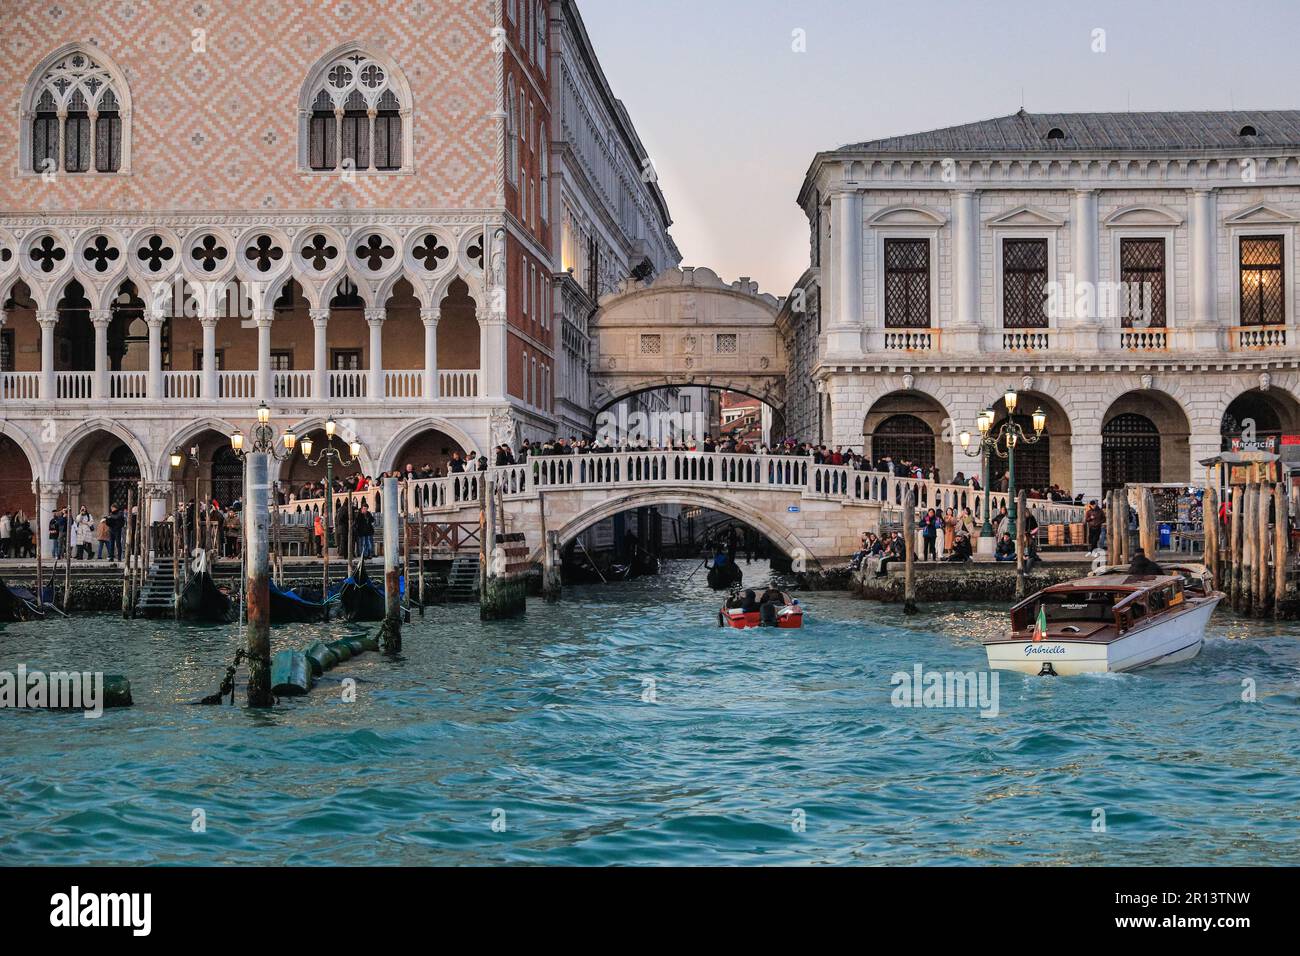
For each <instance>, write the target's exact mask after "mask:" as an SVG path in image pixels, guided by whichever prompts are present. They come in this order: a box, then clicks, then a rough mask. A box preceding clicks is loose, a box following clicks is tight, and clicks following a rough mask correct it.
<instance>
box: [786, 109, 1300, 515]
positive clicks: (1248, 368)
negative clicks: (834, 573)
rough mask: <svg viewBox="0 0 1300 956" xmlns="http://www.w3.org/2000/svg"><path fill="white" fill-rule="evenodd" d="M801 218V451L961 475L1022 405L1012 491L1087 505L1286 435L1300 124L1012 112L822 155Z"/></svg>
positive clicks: (1293, 418) (1292, 418)
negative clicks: (983, 438) (819, 449)
mask: <svg viewBox="0 0 1300 956" xmlns="http://www.w3.org/2000/svg"><path fill="white" fill-rule="evenodd" d="M799 202H800V204H801V206H802V208H803V209H804V210H805V212H806V214H807V215H808V218H809V222H810V224H811V230H810V235H811V264H810V268H809V269H808V270H807V272H806V273H805V274H804V275H803V277H802V278H801V279H800V281H799V283H798V285H797V286H796V289H795V293H794V294H793V295H792V296H791V297H790V299H788V300H787V302H786V305H785V310H784V311H783V313H782V316H781V319H780V322H781V326H782V329H783V331H784V334H785V336H786V343H787V347H788V349H789V353H790V355H791V357H792V359H791V371H790V381H789V386H788V390H787V391H788V394H789V396H790V408H789V412H788V419H789V421H790V425H791V429H792V430H797V431H803V432H805V433H820V434H821V436H822V438H823V440H824V441H826V442H828V443H834V444H844V445H851V446H854V447H863V446H866V447H867V448H868V449H869V450H870V451H871V453H872V454H873V455H874V456H875V457H877V458H880V457H883V456H884V455H886V454H888V455H891V456H893V457H895V458H897V457H899V456H903V457H910V458H912V459H913V460H917V461H921V462H923V463H928V462H934V463H936V464H937V465H938V467H939V468H940V471H941V472H942V473H943V475H944V476H945V477H946V476H948V475H951V474H953V473H954V472H965V474H967V475H970V474H973V473H976V472H977V471H978V468H979V463H978V461H977V460H976V459H973V458H971V459H968V458H966V457H964V456H963V454H962V451H961V448H960V446H959V445H958V443H957V440H956V439H957V436H958V435H959V433H960V432H961V431H963V430H969V431H971V432H974V431H975V418H976V415H977V414H978V413H979V411H980V410H981V409H984V408H987V407H990V406H992V407H994V408H995V409H996V410H997V412H998V414H999V416H1000V417H1005V414H1006V413H1005V410H1004V407H1003V402H1002V395H1003V393H1004V392H1005V391H1006V390H1007V389H1009V388H1012V389H1016V390H1017V391H1018V392H1019V393H1020V404H1019V406H1018V408H1017V411H1016V413H1017V414H1018V415H1026V416H1027V415H1029V414H1031V413H1032V412H1033V411H1034V410H1035V409H1036V408H1039V407H1041V408H1042V409H1043V410H1044V412H1045V413H1046V415H1047V428H1046V436H1047V437H1046V438H1045V439H1044V440H1043V441H1042V442H1041V443H1039V444H1038V445H1036V446H1033V447H1026V448H1022V449H1021V450H1020V452H1019V453H1018V454H1017V473H1018V477H1019V482H1018V483H1019V484H1020V485H1021V486H1022V487H1040V488H1041V487H1046V486H1048V485H1053V484H1054V485H1057V486H1058V487H1060V488H1062V489H1065V490H1068V491H1071V492H1072V493H1083V494H1085V495H1088V496H1095V495H1097V494H1098V493H1099V492H1101V491H1102V490H1103V488H1109V487H1114V486H1116V485H1119V484H1122V483H1124V482H1125V481H1168V482H1183V481H1191V480H1198V479H1200V478H1201V476H1202V474H1203V473H1202V471H1201V469H1200V468H1199V466H1198V465H1197V464H1196V462H1197V461H1198V460H1199V459H1203V458H1206V457H1208V456H1210V455H1212V454H1214V453H1215V452H1217V451H1219V450H1220V449H1221V448H1222V447H1227V446H1230V445H1231V443H1232V442H1233V440H1239V439H1241V438H1242V437H1243V433H1244V437H1245V439H1246V440H1247V441H1250V440H1252V439H1253V440H1255V441H1258V442H1262V443H1265V444H1268V443H1269V442H1272V443H1273V444H1274V445H1278V444H1280V443H1281V442H1283V441H1284V440H1285V439H1286V437H1287V436H1291V435H1297V434H1300V401H1298V398H1297V396H1300V373H1298V372H1297V368H1298V367H1300V341H1298V340H1297V334H1296V314H1295V308H1296V303H1295V287H1296V274H1297V273H1296V269H1297V266H1298V265H1300V262H1298V260H1297V252H1298V250H1297V245H1296V228H1297V225H1298V224H1300V112H1297V111H1274V112H1240V111H1238V112H1220V113H1214V112H1205V113H1123V114H1029V113H1025V112H1024V111H1021V112H1020V113H1017V114H1014V115H1012V116H1006V117H1001V118H998V119H993V120H987V121H982V122H978V123H971V124H967V125H964V126H957V127H951V128H948V129H941V130H935V131H932V132H929V133H919V134H912V135H905V136H898V137H893V138H890V139H883V140H876V141H872V142H867V143H859V144H855V145H850V146H845V147H843V148H841V149H838V150H833V151H829V152H825V153H821V154H818V156H817V157H816V158H815V159H814V161H813V163H812V165H811V167H810V169H809V171H808V174H807V177H806V179H805V181H804V185H803V189H802V191H801V193H800V196H799ZM1130 293H1131V296H1130ZM1126 297H1127V298H1126ZM1001 467H1002V465H1001V463H998V464H997V465H996V466H995V472H994V473H995V476H996V475H997V474H998V471H999V469H1000V468H1001ZM1022 469H1023V470H1022Z"/></svg>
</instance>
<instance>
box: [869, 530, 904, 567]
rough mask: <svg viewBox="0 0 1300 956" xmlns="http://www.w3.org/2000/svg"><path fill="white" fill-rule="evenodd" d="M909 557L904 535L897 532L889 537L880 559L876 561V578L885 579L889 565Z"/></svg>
mask: <svg viewBox="0 0 1300 956" xmlns="http://www.w3.org/2000/svg"><path fill="white" fill-rule="evenodd" d="M906 556H907V546H906V545H905V544H904V543H903V534H902V532H900V531H895V532H893V533H892V534H891V535H890V536H889V543H888V544H886V545H885V547H884V550H883V551H882V552H881V555H880V558H879V559H878V560H877V561H876V577H878V578H883V577H884V576H885V575H886V574H888V573H889V563H890V562H891V561H900V560H902V559H903V558H905V557H906Z"/></svg>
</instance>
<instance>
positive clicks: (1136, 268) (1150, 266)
mask: <svg viewBox="0 0 1300 956" xmlns="http://www.w3.org/2000/svg"><path fill="white" fill-rule="evenodd" d="M1119 259H1120V267H1119V268H1120V281H1121V282H1122V283H1123V284H1124V287H1125V288H1126V289H1128V290H1129V298H1128V303H1127V308H1125V309H1124V314H1123V315H1121V316H1120V322H1121V324H1122V326H1123V327H1124V328H1126V329H1131V328H1133V322H1134V320H1135V319H1137V318H1139V317H1141V316H1143V315H1144V312H1143V310H1144V308H1145V306H1146V304H1147V301H1148V300H1147V290H1148V289H1149V290H1150V296H1151V297H1150V305H1151V328H1155V329H1163V328H1164V327H1165V241H1164V240H1163V239H1121V240H1120V243H1119ZM1123 305H1124V303H1121V306H1123Z"/></svg>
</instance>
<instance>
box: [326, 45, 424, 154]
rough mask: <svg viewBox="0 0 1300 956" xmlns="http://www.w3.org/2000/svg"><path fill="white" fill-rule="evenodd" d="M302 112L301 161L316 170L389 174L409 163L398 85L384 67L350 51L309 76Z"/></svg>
mask: <svg viewBox="0 0 1300 956" xmlns="http://www.w3.org/2000/svg"><path fill="white" fill-rule="evenodd" d="M309 84H310V86H309V87H308V90H307V94H308V95H307V99H306V100H305V101H304V102H305V103H307V104H309V106H307V107H305V108H304V109H303V111H302V120H303V122H302V137H303V141H304V142H303V147H302V156H303V163H304V166H305V168H307V169H312V170H316V171H327V170H335V169H345V170H349V169H355V170H360V171H363V172H364V171H367V170H375V171H384V172H388V171H393V170H398V169H402V168H403V167H404V166H405V165H406V164H407V161H408V159H409V157H408V155H407V153H406V146H407V143H406V140H407V139H408V138H409V131H407V130H406V129H404V127H405V126H406V125H407V120H408V117H409V115H410V107H409V103H407V102H406V101H405V97H406V94H405V91H404V87H403V85H402V84H401V82H400V81H399V80H398V78H397V77H395V76H394V75H393V70H392V69H391V68H390V67H389V66H387V65H386V64H384V63H382V62H380V61H379V60H377V59H375V58H373V57H371V56H369V55H368V54H366V53H364V52H362V51H360V50H351V51H349V52H347V53H344V54H342V55H340V56H338V57H336V58H334V59H332V60H330V61H328V62H326V63H325V64H324V65H323V66H322V67H320V68H318V69H317V70H315V71H313V74H312V78H311V79H310V80H309Z"/></svg>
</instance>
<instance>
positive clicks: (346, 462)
mask: <svg viewBox="0 0 1300 956" xmlns="http://www.w3.org/2000/svg"><path fill="white" fill-rule="evenodd" d="M337 431H338V424H337V423H336V422H335V421H334V416H333V415H331V416H330V417H329V418H327V419H326V420H325V447H324V448H322V449H321V450H320V454H319V455H317V456H316V458H315V459H314V460H313V459H312V457H311V452H312V448H313V447H314V446H315V443H314V442H313V441H312V440H311V439H310V438H303V440H302V455H303V457H304V458H305V459H307V464H308V465H310V466H311V467H312V468H319V467H320V464H321V462H324V463H325V548H326V549H329V548H332V547H334V462H336V461H337V462H338V463H339V464H340V465H342V466H343V467H345V468H347V467H350V466H352V465H355V464H356V463H357V462H358V461H360V460H361V442H359V441H357V440H356V439H353V440H352V441H351V442H349V443H348V450H347V452H343V451H340V450H339V449H337V448H335V447H334V436H335V433H336V432H337Z"/></svg>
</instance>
